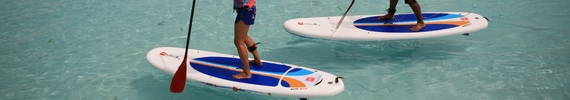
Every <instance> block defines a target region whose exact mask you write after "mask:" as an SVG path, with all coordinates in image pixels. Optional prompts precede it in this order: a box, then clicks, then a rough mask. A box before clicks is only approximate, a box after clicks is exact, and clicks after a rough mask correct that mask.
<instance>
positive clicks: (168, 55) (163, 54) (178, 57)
mask: <svg viewBox="0 0 570 100" xmlns="http://www.w3.org/2000/svg"><path fill="white" fill-rule="evenodd" d="M159 55H160V56H167V57H172V58H176V59H178V60H180V56H175V55H171V54H167V53H166V52H160V54H159Z"/></svg>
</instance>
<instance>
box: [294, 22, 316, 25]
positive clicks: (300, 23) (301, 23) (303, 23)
mask: <svg viewBox="0 0 570 100" xmlns="http://www.w3.org/2000/svg"><path fill="white" fill-rule="evenodd" d="M297 25H319V24H318V23H305V22H297Z"/></svg>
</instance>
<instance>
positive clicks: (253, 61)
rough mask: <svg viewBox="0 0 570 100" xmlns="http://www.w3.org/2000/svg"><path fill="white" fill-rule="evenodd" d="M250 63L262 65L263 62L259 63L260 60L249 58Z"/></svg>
mask: <svg viewBox="0 0 570 100" xmlns="http://www.w3.org/2000/svg"><path fill="white" fill-rule="evenodd" d="M249 63H250V64H253V65H256V66H261V65H263V63H261V61H260V60H249Z"/></svg>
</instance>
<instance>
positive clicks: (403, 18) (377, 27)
mask: <svg viewBox="0 0 570 100" xmlns="http://www.w3.org/2000/svg"><path fill="white" fill-rule="evenodd" d="M422 17H423V18H424V22H427V21H437V20H445V19H453V18H461V17H463V16H462V15H460V14H448V13H422ZM377 18H378V16H372V17H366V18H361V19H358V20H356V21H354V26H355V27H357V28H359V29H362V30H367V31H371V32H392V33H411V32H415V31H412V30H410V29H411V28H412V27H413V26H414V25H402V24H398V23H404V22H416V21H417V19H416V15H415V14H397V15H394V19H393V20H378V19H377ZM386 24H391V25H386ZM453 27H457V25H453V24H426V26H425V27H424V28H423V29H421V30H419V31H417V32H427V31H436V30H444V29H449V28H453Z"/></svg>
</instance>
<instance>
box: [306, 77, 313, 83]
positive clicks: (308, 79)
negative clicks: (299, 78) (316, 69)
mask: <svg viewBox="0 0 570 100" xmlns="http://www.w3.org/2000/svg"><path fill="white" fill-rule="evenodd" d="M305 81H307V82H315V78H314V77H307V78H305Z"/></svg>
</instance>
